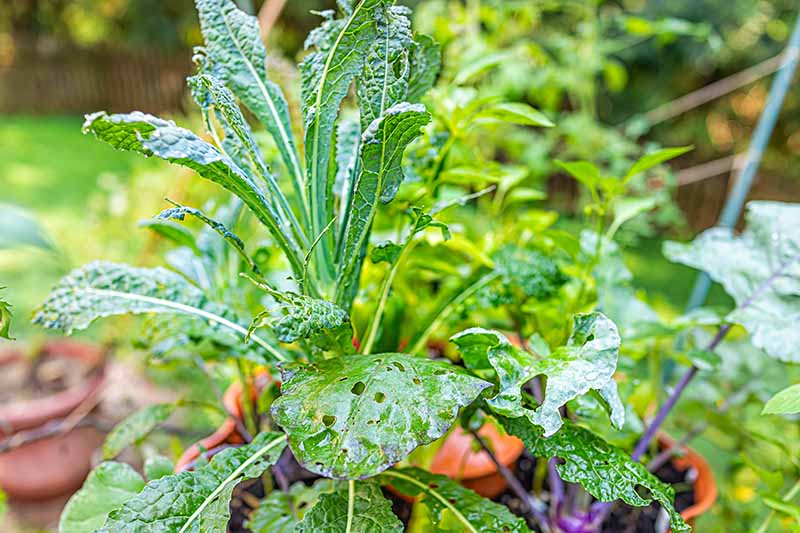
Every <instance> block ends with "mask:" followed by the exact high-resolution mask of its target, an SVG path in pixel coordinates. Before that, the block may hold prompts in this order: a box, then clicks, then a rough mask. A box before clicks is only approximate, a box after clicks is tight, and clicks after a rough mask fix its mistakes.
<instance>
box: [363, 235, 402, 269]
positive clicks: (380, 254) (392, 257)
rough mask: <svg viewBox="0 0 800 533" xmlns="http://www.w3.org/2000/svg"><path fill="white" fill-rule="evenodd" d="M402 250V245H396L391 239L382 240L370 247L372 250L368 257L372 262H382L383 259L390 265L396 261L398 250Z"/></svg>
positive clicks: (398, 254)
mask: <svg viewBox="0 0 800 533" xmlns="http://www.w3.org/2000/svg"><path fill="white" fill-rule="evenodd" d="M402 250H403V247H402V246H398V245H397V244H395V243H393V242H392V241H386V242H382V243H380V244H376V245H375V247H374V248H372V251H371V252H370V254H369V259H370V261H372V262H373V263H382V262H384V261H385V262H387V263H389V264H390V265H391V264H394V262H395V261H397V258H398V257H399V256H400V252H401V251H402Z"/></svg>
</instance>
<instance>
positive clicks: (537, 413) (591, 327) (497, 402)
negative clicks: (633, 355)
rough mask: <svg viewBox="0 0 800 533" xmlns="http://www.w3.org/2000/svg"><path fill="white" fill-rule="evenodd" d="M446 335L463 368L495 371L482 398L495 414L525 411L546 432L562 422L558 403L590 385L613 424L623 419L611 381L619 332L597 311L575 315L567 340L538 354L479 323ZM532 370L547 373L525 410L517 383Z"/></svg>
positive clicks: (533, 374)
mask: <svg viewBox="0 0 800 533" xmlns="http://www.w3.org/2000/svg"><path fill="white" fill-rule="evenodd" d="M452 340H453V342H455V343H456V344H457V345H458V346H459V348H460V349H462V354H463V355H464V362H465V364H466V365H467V367H468V368H473V369H475V370H476V371H478V372H480V371H482V370H483V371H485V369H487V368H493V369H494V371H495V372H496V374H497V381H498V392H497V394H496V395H495V396H494V397H492V398H490V399H489V400H487V403H488V404H489V406H490V407H491V408H492V410H493V411H495V412H496V413H498V414H501V415H504V416H510V417H518V416H525V417H527V418H528V419H529V420H530V421H531V422H532V423H534V424H537V425H539V426H541V427H542V428H543V429H544V430H545V435H552V434H553V433H555V432H556V431H558V429H559V428H560V427H561V424H562V421H561V414H560V412H559V409H560V408H561V406H563V405H564V404H566V403H567V402H568V401H570V400H572V399H574V398H576V397H578V396H580V395H582V394H586V393H587V392H589V391H590V390H596V391H598V393H599V394H600V396H601V397H602V398H603V399H604V400H605V402H606V404H607V407H608V410H609V412H610V416H611V421H612V423H613V424H614V426H616V427H617V428H622V426H623V424H624V423H625V408H624V406H623V405H622V401H621V400H620V398H619V394H618V392H617V385H616V383H615V382H614V372H615V371H616V368H617V359H618V357H619V344H620V340H619V334H618V333H617V328H616V327H615V326H614V323H613V322H611V321H610V320H609V319H608V318H606V317H605V316H603V315H602V314H600V313H590V314H586V315H576V316H575V318H574V321H573V330H572V335H571V336H570V338H569V341H568V343H567V345H566V346H562V347H560V348H558V349H556V350H554V351H553V352H552V353H550V354H549V355H547V356H546V357H543V358H539V357H537V356H535V355H533V354H531V353H529V352H526V351H524V350H520V349H517V348H516V347H514V346H513V345H512V344H511V343H510V342H509V341H508V339H506V338H505V337H504V336H503V335H502V334H500V333H497V332H493V331H489V330H485V329H482V328H473V329H468V330H466V331H464V332H462V333H459V334H458V335H456V336H454V337H453V338H452ZM481 375H485V372H481ZM538 375H544V376H545V377H546V378H547V385H546V388H545V392H544V399H543V401H542V403H541V405H539V407H537V408H536V409H535V410H531V409H529V408H527V407H525V406H524V405H523V402H522V392H521V388H522V386H523V385H524V384H525V383H527V382H528V381H530V380H531V379H533V378H534V377H536V376H538Z"/></svg>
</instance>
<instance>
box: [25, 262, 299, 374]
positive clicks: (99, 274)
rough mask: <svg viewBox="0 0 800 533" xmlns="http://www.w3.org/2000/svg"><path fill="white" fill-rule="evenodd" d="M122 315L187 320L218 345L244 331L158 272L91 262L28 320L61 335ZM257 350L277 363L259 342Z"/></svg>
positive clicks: (181, 281)
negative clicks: (57, 331) (268, 355)
mask: <svg viewBox="0 0 800 533" xmlns="http://www.w3.org/2000/svg"><path fill="white" fill-rule="evenodd" d="M128 313H134V314H141V313H162V314H163V313H167V314H177V315H182V316H186V317H190V318H191V319H192V327H193V328H195V333H196V334H197V335H198V336H203V337H206V338H209V339H215V338H218V339H219V342H220V344H224V345H232V344H234V343H241V340H242V339H244V337H245V336H246V335H247V328H244V327H242V326H241V325H239V324H238V323H237V321H236V320H237V317H236V316H235V314H234V313H233V312H232V311H231V310H230V309H228V308H227V307H225V306H223V305H221V304H217V303H215V302H212V301H209V300H208V298H207V297H206V295H205V293H203V291H201V290H200V289H198V288H197V287H195V286H194V285H192V284H191V283H189V282H188V281H186V279H185V278H183V277H181V276H180V275H178V274H175V273H174V272H171V271H169V270H166V269H164V268H160V267H157V268H136V267H131V266H128V265H122V264H117V263H108V262H103V261H95V262H93V263H89V264H88V265H85V266H83V267H81V268H79V269H76V270H73V271H72V272H71V273H70V274H68V275H67V276H65V277H64V278H62V279H61V281H60V282H59V283H58V285H57V286H56V287H55V288H54V289H53V290H52V291H51V292H50V295H49V296H48V297H47V300H45V302H44V303H43V304H42V307H41V308H40V309H39V310H38V311H37V313H36V315H35V316H34V317H33V321H34V323H35V324H40V325H42V326H44V327H46V328H52V329H62V330H64V331H65V332H66V333H67V334H70V333H72V332H73V331H75V330H81V329H85V328H87V327H88V326H89V325H90V324H91V323H92V322H94V321H95V320H96V319H98V318H103V317H108V316H115V315H123V314H128ZM252 338H253V340H254V341H255V342H256V343H257V344H258V346H259V347H261V348H263V349H264V350H266V351H267V352H268V353H270V354H272V356H273V357H275V358H277V359H279V360H283V359H285V357H284V356H283V355H282V354H280V353H278V352H277V351H276V350H275V348H274V347H272V346H270V345H269V344H268V343H267V342H266V341H264V340H263V339H261V338H260V337H252Z"/></svg>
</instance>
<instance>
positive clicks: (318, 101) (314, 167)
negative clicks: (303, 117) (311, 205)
mask: <svg viewBox="0 0 800 533" xmlns="http://www.w3.org/2000/svg"><path fill="white" fill-rule="evenodd" d="M363 6H364V0H361V2H359V3H358V5H357V6H356V7H355V9H353V12H352V13H351V14H350V18H349V19H348V20H347V24H345V26H344V28H342V31H340V32H339V35H338V36H337V37H336V41H335V42H334V43H333V46H332V47H331V49H330V52H329V53H328V58H327V59H326V60H325V67H324V68H323V69H322V78H320V80H319V85H317V97H316V98H315V100H314V115H315V117H316V119H315V120H314V136H313V137H312V140H313V148H312V150H311V155H312V158H311V169H310V172H309V174H310V176H309V182H310V183H311V187H312V190H313V192H314V194H312V197H313V196H314V195H315V194H316V192H317V191H316V189H317V172H319V163H318V158H319V144H320V142H319V122H320V106H321V105H322V93H323V88H324V87H325V82H326V80H327V78H328V70H329V69H330V67H331V61H332V60H333V56H334V55H335V54H336V50H337V49H338V48H339V44H340V43H341V41H342V37H344V34H345V33H347V30H348V29H350V25H351V24H352V23H353V21H354V20H355V18H356V15H357V14H358V12H359V11H360V10H361V8H362V7H363ZM310 200H311V201H312V202H315V203H316V198H310ZM319 207H320V206H317V208H319ZM318 223H319V221H317V220H316V214H312V220H311V225H312V227H313V228H315V230H316V229H317V228H316V225H317V224H318Z"/></svg>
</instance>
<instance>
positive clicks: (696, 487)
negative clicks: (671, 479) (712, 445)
mask: <svg viewBox="0 0 800 533" xmlns="http://www.w3.org/2000/svg"><path fill="white" fill-rule="evenodd" d="M658 443H659V444H660V445H661V446H662V447H663V448H669V447H671V446H673V445H674V444H675V439H673V438H672V437H670V436H669V435H668V434H666V433H663V432H662V433H659V434H658ZM680 450H681V452H682V453H683V455H682V456H680V457H673V458H672V460H671V461H670V462H671V463H672V464H673V465H674V466H675V468H677V469H678V470H681V471H683V470H687V469H689V468H694V469H695V470H696V471H697V479H696V480H695V481H694V483H693V484H692V490H693V492H694V503H693V504H692V505H690V506H689V507H687V508H686V509H684V510H683V511H681V516H682V517H683V519H684V520H686V521H687V522H689V521H691V520H694V519H695V518H697V517H698V516H701V515H703V514H705V513H706V512H707V511H708V510H709V509H711V506H713V505H714V503H715V502H716V501H717V496H718V494H719V490H718V488H717V480H716V478H715V477H714V471H713V470H711V465H709V463H708V461H707V460H706V458H705V457H703V456H702V455H700V454H699V453H698V452H697V451H696V450H694V449H693V448H691V447H689V446H681V447H680Z"/></svg>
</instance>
